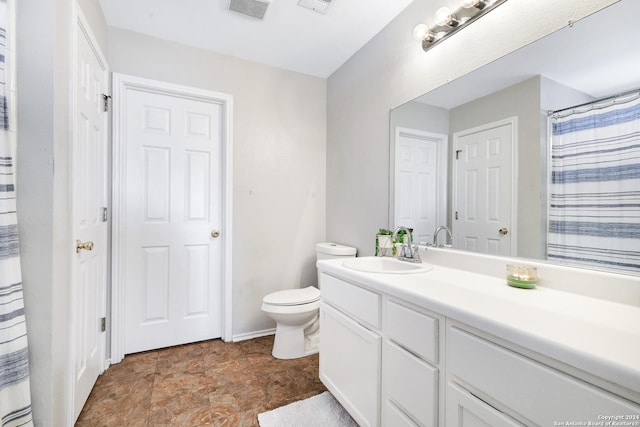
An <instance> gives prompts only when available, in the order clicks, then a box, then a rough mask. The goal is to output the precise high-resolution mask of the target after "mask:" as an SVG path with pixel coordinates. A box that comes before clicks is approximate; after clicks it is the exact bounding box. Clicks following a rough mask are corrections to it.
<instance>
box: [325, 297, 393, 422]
mask: <svg viewBox="0 0 640 427" xmlns="http://www.w3.org/2000/svg"><path fill="white" fill-rule="evenodd" d="M320 330H321V331H322V333H321V334H320V379H321V380H322V382H323V383H324V385H325V386H326V387H327V389H329V391H330V392H331V393H332V394H333V395H334V396H335V398H336V399H337V400H338V401H339V402H340V403H341V404H342V406H344V408H345V409H346V410H347V411H348V412H349V414H351V416H352V417H353V418H354V420H356V422H357V423H358V424H359V425H361V426H378V425H379V408H380V361H381V352H382V338H381V337H380V335H378V334H376V333H374V332H372V331H370V330H368V329H366V328H365V327H363V326H362V325H360V324H359V323H357V322H356V321H354V320H353V319H351V318H349V317H347V316H346V315H344V314H343V313H341V312H339V311H338V310H336V309H334V308H333V307H331V306H330V305H328V304H327V303H326V302H322V303H321V304H320Z"/></svg>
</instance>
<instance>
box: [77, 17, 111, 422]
mask: <svg viewBox="0 0 640 427" xmlns="http://www.w3.org/2000/svg"><path fill="white" fill-rule="evenodd" d="M87 28H88V26H87V25H86V24H85V23H84V19H83V18H81V17H79V19H78V25H77V29H76V42H75V51H76V64H75V66H76V70H75V79H74V81H75V83H74V92H75V98H74V106H75V117H74V124H75V131H74V142H73V150H72V152H73V161H72V172H71V173H72V178H73V179H72V181H73V190H72V206H71V210H72V213H71V215H72V220H71V221H72V224H73V237H74V239H73V247H72V248H69V250H70V251H73V264H72V267H73V286H72V304H73V305H72V309H71V310H72V315H71V318H72V323H71V324H72V331H73V341H72V342H73V353H72V355H73V356H72V357H73V374H74V378H73V412H74V414H73V415H74V420H75V419H77V417H78V415H79V414H80V411H81V410H82V407H83V406H84V403H85V402H86V400H87V397H89V393H90V392H91V389H92V388H93V385H94V384H95V382H96V380H97V378H98V375H100V374H101V373H102V371H103V370H104V367H105V358H106V355H105V348H106V332H105V331H104V324H103V318H104V317H105V315H106V314H105V313H106V282H107V218H106V211H105V210H106V207H107V162H108V158H109V153H108V148H107V132H106V129H107V119H108V114H107V112H105V109H104V101H103V94H107V93H108V77H107V76H108V71H107V65H106V62H105V61H104V59H103V57H102V55H101V54H100V53H99V52H98V50H97V48H95V46H96V44H95V43H93V42H92V41H93V37H92V36H91V35H90V32H89V31H88V30H87ZM105 320H106V319H105Z"/></svg>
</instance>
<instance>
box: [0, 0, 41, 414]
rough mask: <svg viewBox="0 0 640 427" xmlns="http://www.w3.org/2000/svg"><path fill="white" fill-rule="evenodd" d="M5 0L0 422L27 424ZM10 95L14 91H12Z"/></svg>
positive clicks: (1, 35)
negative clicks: (8, 98)
mask: <svg viewBox="0 0 640 427" xmlns="http://www.w3.org/2000/svg"><path fill="white" fill-rule="evenodd" d="M11 13H13V11H11V10H9V7H8V5H7V0H0V426H2V427H7V426H30V425H33V422H32V418H31V397H30V390H29V359H28V350H27V328H26V325H25V317H24V304H23V298H22V282H21V280H22V278H21V273H20V251H19V246H18V224H17V218H16V194H15V191H16V189H15V175H14V170H15V160H14V153H15V147H14V143H15V137H16V134H15V132H14V130H13V129H9V114H10V113H11V112H10V111H9V110H8V107H7V105H8V103H7V96H8V95H9V92H8V91H9V90H10V89H9V88H10V85H9V84H8V78H10V73H8V70H9V69H10V64H11V62H10V61H11V60H12V58H11V55H12V53H13V51H12V50H11V49H9V48H8V44H7V40H8V38H9V37H10V36H11V34H12V33H11V31H9V30H10V28H9V25H8V24H9V23H10V22H11V20H10V19H9V17H10V16H12V15H11ZM12 95H15V94H12Z"/></svg>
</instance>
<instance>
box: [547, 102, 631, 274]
mask: <svg viewBox="0 0 640 427" xmlns="http://www.w3.org/2000/svg"><path fill="white" fill-rule="evenodd" d="M602 105H603V104H601V103H597V104H596V103H594V104H591V105H590V106H586V107H583V106H581V107H576V108H575V109H573V110H572V111H569V112H567V110H565V111H563V112H560V113H556V114H555V115H554V116H552V117H551V121H552V123H551V178H550V179H551V181H550V185H549V238H548V246H547V257H548V259H550V260H555V261H560V262H565V263H570V264H579V265H590V266H597V267H598V268H601V267H603V268H607V269H611V270H617V271H621V272H627V273H635V274H640V99H639V95H638V92H635V93H633V94H629V95H625V96H624V97H619V98H612V99H610V100H608V101H607V102H606V105H608V106H602ZM585 110H589V111H585ZM558 115H559V117H557V116H558Z"/></svg>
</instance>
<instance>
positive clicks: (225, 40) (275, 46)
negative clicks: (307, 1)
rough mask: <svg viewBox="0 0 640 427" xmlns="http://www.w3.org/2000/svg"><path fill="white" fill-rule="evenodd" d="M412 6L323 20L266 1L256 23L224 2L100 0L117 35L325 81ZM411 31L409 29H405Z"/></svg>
mask: <svg viewBox="0 0 640 427" xmlns="http://www.w3.org/2000/svg"><path fill="white" fill-rule="evenodd" d="M412 1H413V0H334V1H333V4H332V5H331V7H330V9H329V11H328V13H327V14H326V15H323V14H320V13H317V12H314V11H311V10H309V9H305V8H302V7H300V6H298V4H297V3H298V0H273V2H272V3H271V4H270V5H269V8H268V9H267V13H266V15H265V17H264V20H262V21H260V20H258V19H255V18H251V17H248V16H245V15H241V14H238V13H235V12H231V11H229V10H228V9H229V0H135V1H131V0H100V5H101V6H102V10H103V12H104V14H105V17H106V20H107V24H108V25H109V26H110V27H118V28H123V29H127V30H131V31H136V32H139V33H143V34H147V35H150V36H154V37H158V38H161V39H165V40H171V41H175V42H179V43H183V44H186V45H190V46H195V47H199V48H202V49H207V50H211V51H214V52H218V53H222V54H226V55H231V56H234V57H237V58H241V59H246V60H250V61H255V62H259V63H263V64H267V65H271V66H275V67H279V68H285V69H288V70H292V71H297V72H300V73H304V74H309V75H312V76H317V77H323V78H326V77H328V76H330V75H331V74H332V73H333V72H334V71H335V70H336V69H338V68H339V67H340V66H341V65H342V64H344V63H345V62H346V61H347V60H348V59H349V58H350V57H351V56H352V55H353V54H354V53H355V52H357V51H358V50H359V49H360V48H361V47H362V46H364V45H365V44H366V43H367V42H368V41H369V40H370V39H371V38H373V37H374V36H375V35H376V34H377V33H378V32H379V31H380V30H381V29H383V28H384V27H385V26H386V25H387V24H388V23H389V22H390V21H391V20H393V18H395V17H396V16H397V15H398V14H399V13H400V12H401V11H402V10H404V9H405V8H406V7H407V6H408V5H409V4H410V3H411V2H412ZM407 31H411V29H407Z"/></svg>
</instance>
